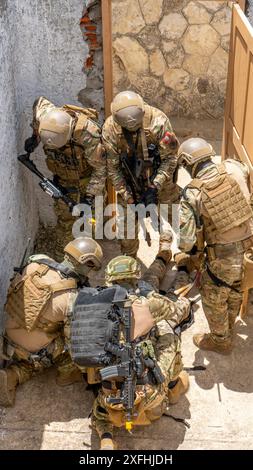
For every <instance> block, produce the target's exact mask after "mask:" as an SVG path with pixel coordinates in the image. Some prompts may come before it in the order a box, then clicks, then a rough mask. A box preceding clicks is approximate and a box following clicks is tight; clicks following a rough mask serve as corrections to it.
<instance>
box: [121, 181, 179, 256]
mask: <svg viewBox="0 0 253 470" xmlns="http://www.w3.org/2000/svg"><path fill="white" fill-rule="evenodd" d="M158 199H159V203H158V204H159V205H160V204H167V206H168V207H167V208H166V214H164V215H165V216H166V217H167V219H168V222H169V223H170V224H172V213H173V204H178V203H179V199H180V189H179V187H178V186H177V185H176V184H174V183H165V184H164V185H163V187H162V189H161V191H160V192H159V194H158ZM117 202H118V204H119V205H120V206H122V208H123V211H124V214H123V218H121V217H119V218H118V224H121V225H123V224H124V239H120V240H119V241H120V247H121V253H122V254H124V255H127V256H132V257H133V258H136V256H137V251H138V249H139V239H138V232H139V227H138V219H137V217H136V218H135V220H134V234H133V237H132V238H131V239H128V238H127V237H128V234H127V224H126V221H127V203H126V202H125V201H124V200H123V199H122V197H121V196H120V194H118V196H117ZM163 211H164V208H163ZM122 232H123V231H122Z"/></svg>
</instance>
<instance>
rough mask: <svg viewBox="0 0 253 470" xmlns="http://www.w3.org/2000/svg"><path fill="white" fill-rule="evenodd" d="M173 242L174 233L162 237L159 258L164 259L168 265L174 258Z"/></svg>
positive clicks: (164, 234) (165, 233) (167, 233)
mask: <svg viewBox="0 0 253 470" xmlns="http://www.w3.org/2000/svg"><path fill="white" fill-rule="evenodd" d="M172 241H173V234H172V232H170V231H168V232H164V233H162V234H161V236H160V243H159V251H158V254H157V257H158V258H162V259H163V260H164V261H165V262H166V263H169V262H170V260H171V258H172V251H171V244H172Z"/></svg>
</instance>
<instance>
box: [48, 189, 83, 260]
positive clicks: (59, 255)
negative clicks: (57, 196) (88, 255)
mask: <svg viewBox="0 0 253 470" xmlns="http://www.w3.org/2000/svg"><path fill="white" fill-rule="evenodd" d="M84 195H85V194H78V195H76V194H74V195H72V194H71V195H70V197H71V199H74V200H75V201H77V202H78V201H79V200H80V197H84ZM54 211H55V215H56V217H57V225H56V227H55V234H56V243H55V260H56V261H62V259H63V255H64V252H63V249H64V247H65V246H66V245H67V243H69V242H70V241H71V240H73V235H72V228H73V224H74V222H75V221H76V217H73V216H72V214H71V212H70V210H69V208H68V207H67V205H66V204H65V203H64V202H63V201H61V200H56V201H55V203H54Z"/></svg>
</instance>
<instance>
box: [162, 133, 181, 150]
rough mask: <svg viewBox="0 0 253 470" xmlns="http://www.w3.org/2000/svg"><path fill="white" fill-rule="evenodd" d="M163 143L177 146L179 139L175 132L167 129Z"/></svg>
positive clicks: (172, 146) (171, 146) (173, 146)
mask: <svg viewBox="0 0 253 470" xmlns="http://www.w3.org/2000/svg"><path fill="white" fill-rule="evenodd" d="M160 143H161V144H163V145H166V146H169V147H170V148H173V149H174V148H177V146H178V140H177V138H176V136H175V134H174V132H169V131H166V132H165V134H164V136H163V138H162V140H161V142H160Z"/></svg>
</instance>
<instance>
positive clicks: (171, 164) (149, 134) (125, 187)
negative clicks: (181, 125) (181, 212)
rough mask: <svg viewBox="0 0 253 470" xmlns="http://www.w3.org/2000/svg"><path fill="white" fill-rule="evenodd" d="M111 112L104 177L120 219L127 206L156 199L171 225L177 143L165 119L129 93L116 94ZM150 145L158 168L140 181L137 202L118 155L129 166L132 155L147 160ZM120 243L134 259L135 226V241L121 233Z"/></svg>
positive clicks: (104, 135)
mask: <svg viewBox="0 0 253 470" xmlns="http://www.w3.org/2000/svg"><path fill="white" fill-rule="evenodd" d="M111 110H112V116H110V117H109V118H108V119H107V120H106V121H105V124H104V126H103V129H102V138H103V143H104V146H105V149H106V154H107V171H108V176H109V178H110V179H111V182H112V184H113V185H114V188H115V190H116V191H117V201H118V204H120V205H121V206H122V207H123V208H124V215H125V216H124V219H125V220H126V213H127V209H126V208H127V204H136V203H137V202H143V203H144V204H145V205H148V204H149V203H155V204H156V203H157V202H158V200H159V202H160V203H163V204H168V205H169V208H168V211H169V214H168V216H169V217H168V218H169V222H171V216H172V204H173V203H176V202H178V200H179V188H178V186H177V185H176V184H175V183H174V182H173V175H174V172H175V169H176V166H177V158H176V152H177V148H178V141H177V138H176V136H175V134H174V132H173V130H172V127H171V123H170V121H169V119H168V117H167V116H166V115H165V114H164V113H163V112H162V111H160V110H159V109H156V108H154V107H152V106H149V105H148V104H146V103H144V101H143V99H142V98H141V96H139V95H138V94H136V93H134V92H131V91H124V92H122V93H119V94H118V95H117V96H116V97H115V98H114V100H113V102H112V105H111ZM151 144H152V145H153V147H154V148H156V150H157V152H156V153H157V154H158V155H159V154H160V159H159V163H158V165H159V166H158V168H157V171H156V173H154V170H153V169H152V168H150V170H151V171H150V178H146V180H145V182H144V185H145V189H144V190H143V189H142V188H140V191H141V192H142V194H141V197H142V199H141V201H140V200H139V198H138V197H137V198H136V197H135V195H134V191H133V188H132V187H131V181H130V180H129V177H128V176H127V175H126V172H125V170H124V168H123V167H122V163H121V156H122V155H123V154H126V155H127V157H128V159H129V161H130V166H131V160H133V158H134V154H135V155H136V157H137V158H138V159H140V160H145V159H147V156H148V154H149V153H148V149H149V148H150V146H151ZM136 199H137V201H136ZM121 222H123V221H121ZM120 243H121V252H122V253H123V254H126V255H128V256H133V257H136V254H137V251H138V246H139V242H138V226H137V223H136V226H135V239H132V240H129V239H127V238H126V230H125V238H124V240H120Z"/></svg>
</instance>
